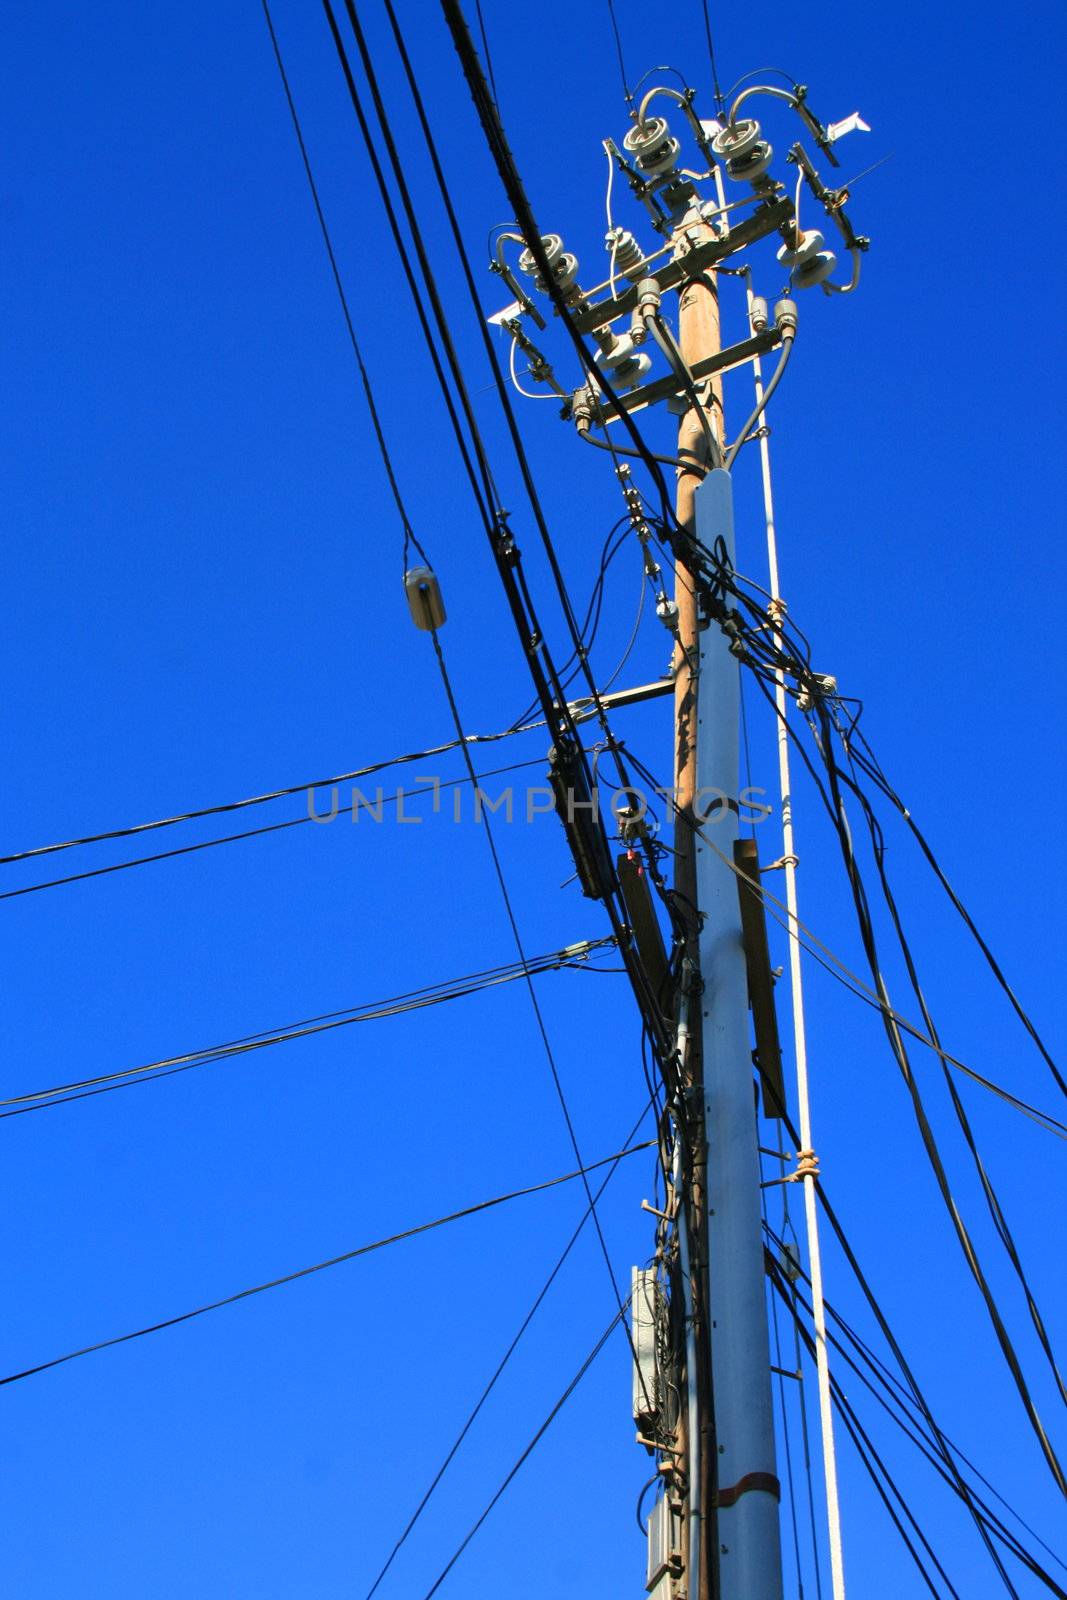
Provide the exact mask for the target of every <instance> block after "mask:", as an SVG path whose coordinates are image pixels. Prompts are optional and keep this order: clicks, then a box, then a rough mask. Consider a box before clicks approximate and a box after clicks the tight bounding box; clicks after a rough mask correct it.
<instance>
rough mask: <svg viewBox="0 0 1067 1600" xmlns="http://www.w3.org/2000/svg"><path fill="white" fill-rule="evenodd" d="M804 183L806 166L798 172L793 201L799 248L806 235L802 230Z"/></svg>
mask: <svg viewBox="0 0 1067 1600" xmlns="http://www.w3.org/2000/svg"><path fill="white" fill-rule="evenodd" d="M803 185H804V168H803V167H801V169H800V171H799V172H798V173H797V193H796V199H795V200H794V201H793V221H794V224H795V226H796V240H797V249H798V250H799V249H800V247H801V245H802V244H803V243H804V235H803V234H802V233H801V231H800V191H801V189H802V188H803Z"/></svg>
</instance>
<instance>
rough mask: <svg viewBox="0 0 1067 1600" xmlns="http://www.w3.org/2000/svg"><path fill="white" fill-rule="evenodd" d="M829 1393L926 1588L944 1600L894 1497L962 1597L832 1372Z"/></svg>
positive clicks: (778, 1277)
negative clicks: (894, 1503)
mask: <svg viewBox="0 0 1067 1600" xmlns="http://www.w3.org/2000/svg"><path fill="white" fill-rule="evenodd" d="M766 1259H767V1274H768V1277H769V1278H770V1280H771V1286H772V1288H773V1289H774V1291H775V1293H776V1294H777V1295H778V1296H779V1298H780V1299H781V1300H782V1302H783V1303H784V1305H785V1307H786V1310H787V1311H788V1312H789V1315H790V1316H791V1317H792V1319H793V1320H794V1322H795V1325H796V1327H797V1330H798V1332H799V1334H800V1337H801V1339H802V1340H803V1341H804V1346H805V1349H806V1350H807V1352H808V1356H809V1358H810V1359H811V1360H812V1361H814V1359H815V1340H814V1339H813V1338H812V1336H811V1333H810V1332H809V1330H808V1329H807V1328H806V1327H805V1326H804V1324H803V1323H802V1322H801V1320H800V1317H799V1314H798V1312H797V1308H796V1305H795V1304H794V1301H793V1296H792V1295H791V1294H790V1293H789V1291H788V1289H787V1288H786V1286H785V1284H784V1283H783V1281H782V1274H781V1271H780V1268H779V1267H778V1263H777V1262H776V1261H775V1260H774V1258H773V1257H772V1256H770V1255H768V1256H767V1258H766ZM830 1392H831V1398H832V1400H833V1403H834V1405H835V1407H836V1409H837V1412H838V1415H839V1416H840V1418H841V1420H842V1422H843V1423H844V1425H845V1428H846V1430H847V1432H848V1435H849V1437H850V1439H851V1440H852V1443H853V1444H854V1445H855V1447H856V1452H857V1454H858V1455H859V1458H860V1460H861V1462H862V1463H863V1466H864V1468H865V1469H866V1471H867V1473H868V1475H869V1477H870V1479H871V1482H872V1483H873V1484H874V1487H875V1489H876V1491H877V1493H878V1496H879V1498H880V1500H881V1501H882V1504H883V1505H884V1506H885V1508H886V1511H887V1512H888V1513H889V1516H890V1518H891V1519H892V1521H893V1524H894V1526H895V1527H896V1530H897V1532H898V1534H899V1535H900V1537H901V1539H902V1541H903V1543H904V1545H905V1547H906V1548H907V1551H908V1554H909V1555H910V1556H911V1558H912V1560H913V1561H914V1563H915V1565H916V1567H917V1568H918V1571H919V1574H920V1576H921V1577H922V1579H923V1582H924V1583H925V1584H926V1587H927V1588H928V1589H929V1591H930V1593H931V1594H932V1595H933V1596H934V1600H941V1596H940V1594H939V1591H938V1590H937V1588H936V1587H935V1586H934V1582H933V1579H932V1577H931V1576H930V1572H929V1569H928V1568H927V1565H926V1562H925V1561H924V1560H923V1558H922V1556H921V1555H920V1554H919V1551H918V1549H917V1548H916V1545H915V1543H914V1541H913V1539H912V1537H911V1535H910V1534H909V1533H908V1532H907V1530H906V1528H905V1526H904V1523H903V1521H902V1520H901V1515H900V1514H898V1512H897V1509H896V1507H894V1505H893V1500H895V1501H896V1502H897V1506H899V1507H900V1513H902V1514H903V1516H904V1517H905V1518H906V1519H907V1521H908V1522H909V1523H910V1524H911V1527H912V1530H913V1532H914V1533H915V1536H916V1538H917V1539H918V1541H919V1543H920V1544H921V1545H922V1546H923V1549H924V1550H925V1551H926V1554H927V1556H928V1557H929V1558H930V1560H931V1561H932V1562H933V1564H934V1566H935V1567H936V1568H937V1571H938V1573H939V1574H940V1576H941V1579H942V1582H943V1583H944V1584H945V1586H946V1587H947V1589H948V1592H949V1594H950V1595H951V1596H952V1597H953V1600H960V1593H959V1590H958V1589H957V1588H956V1587H955V1585H954V1584H953V1583H952V1581H951V1579H950V1578H949V1576H948V1573H947V1572H946V1571H945V1568H944V1566H943V1565H942V1563H941V1561H940V1559H939V1558H938V1556H937V1555H936V1553H935V1552H934V1549H933V1546H932V1545H931V1544H930V1541H929V1539H928V1538H927V1537H926V1535H925V1534H924V1532H923V1530H922V1528H921V1527H920V1525H919V1521H918V1518H917V1517H916V1516H915V1513H914V1512H913V1511H912V1509H911V1507H910V1506H909V1505H908V1502H907V1501H906V1500H905V1498H904V1494H903V1491H902V1490H901V1488H900V1487H899V1485H898V1484H897V1482H896V1480H895V1479H894V1477H893V1475H892V1474H891V1473H890V1471H889V1468H888V1467H887V1466H886V1464H885V1462H884V1461H883V1459H882V1457H881V1456H880V1455H879V1453H878V1451H877V1450H876V1449H875V1447H874V1444H873V1443H872V1441H871V1437H870V1435H869V1434H868V1433H867V1431H866V1429H865V1428H864V1427H863V1426H862V1424H861V1423H860V1420H859V1418H858V1417H857V1415H856V1412H855V1411H854V1409H853V1407H852V1406H851V1405H850V1403H849V1401H848V1400H847V1398H846V1397H845V1395H844V1393H843V1391H842V1389H841V1386H840V1384H839V1383H838V1382H837V1380H836V1379H835V1378H834V1377H833V1376H832V1375H831V1378H830ZM890 1496H892V1499H891V1498H890ZM1011 1593H1012V1594H1013V1595H1014V1593H1015V1591H1014V1590H1012V1591H1011ZM1016 1600H1018V1597H1017V1596H1016Z"/></svg>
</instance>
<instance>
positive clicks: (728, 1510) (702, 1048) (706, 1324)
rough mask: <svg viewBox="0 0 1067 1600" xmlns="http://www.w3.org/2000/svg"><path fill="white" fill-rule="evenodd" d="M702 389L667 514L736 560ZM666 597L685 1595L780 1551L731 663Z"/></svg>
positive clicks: (698, 225)
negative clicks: (687, 1285)
mask: <svg viewBox="0 0 1067 1600" xmlns="http://www.w3.org/2000/svg"><path fill="white" fill-rule="evenodd" d="M709 237H711V229H710V228H709V227H708V225H707V224H706V223H705V222H703V221H702V219H701V218H700V214H699V211H696V212H694V213H691V214H690V215H689V216H687V217H686V218H685V219H683V221H682V223H681V225H680V227H679V228H678V229H677V230H676V232H675V236H674V245H675V252H676V253H678V252H679V251H681V250H684V249H688V248H692V247H693V246H698V245H700V244H701V243H704V242H705V241H706V240H707V239H708V238H709ZM678 333H679V345H680V348H681V352H682V357H683V359H684V361H685V364H686V366H687V367H688V368H689V369H690V371H692V370H693V368H694V367H696V366H697V364H698V363H700V362H702V361H705V360H707V358H709V357H712V356H715V355H718V353H719V351H720V347H721V341H720V332H719V305H718V295H717V292H716V288H715V282H714V276H713V274H712V273H710V272H709V273H705V274H703V275H702V276H701V278H700V279H696V280H691V281H690V282H689V283H687V284H686V285H685V286H684V288H683V289H682V292H681V294H680V297H679V306H678ZM697 398H698V399H699V401H700V405H701V407H702V408H703V409H704V411H705V413H706V415H707V421H705V420H704V419H702V418H701V417H700V416H699V415H698V413H697V409H696V406H690V408H689V409H688V410H687V411H686V412H685V413H684V415H683V416H682V419H681V422H680V425H679V429H678V456H679V460H680V461H681V462H683V463H686V462H688V461H689V460H690V459H694V458H695V459H694V468H693V470H692V471H688V470H686V467H685V466H684V465H683V466H682V467H681V468H680V471H679V479H678V490H677V500H676V511H677V517H678V521H679V523H680V525H681V526H682V528H683V529H684V530H685V531H686V532H687V533H689V534H690V535H692V534H694V533H695V535H696V538H697V539H698V540H699V542H700V543H701V544H702V545H704V547H705V548H706V549H709V550H710V549H714V548H720V549H722V548H723V547H724V546H725V549H726V550H727V551H728V552H729V560H730V563H731V565H732V564H733V556H734V549H733V544H734V540H733V510H732V494H731V482H730V477H729V474H728V473H726V472H724V471H722V470H721V469H718V468H716V469H714V470H711V471H710V472H709V471H708V468H709V467H711V466H712V465H713V464H712V462H710V461H709V459H708V456H709V446H708V441H707V422H710V424H711V431H712V433H713V434H714V435H715V437H716V439H717V441H718V444H719V447H720V458H721V453H722V445H723V438H724V430H723V426H722V419H723V409H722V392H721V385H720V384H718V383H715V382H714V381H713V380H707V381H706V382H705V383H704V384H703V385H702V386H701V388H700V389H698V391H697ZM705 474H706V475H705ZM720 539H721V540H722V541H723V543H722V545H718V546H717V541H718V540H720ZM675 604H676V605H677V608H678V612H677V623H678V648H677V652H676V659H675V784H676V796H675V803H676V806H677V812H676V817H677V821H676V826H675V834H674V844H675V851H676V856H675V888H676V890H677V891H678V893H679V904H680V908H681V910H682V914H683V916H684V917H685V920H686V925H687V929H688V932H689V956H690V961H691V965H692V969H693V970H694V971H695V972H696V973H697V974H699V978H698V984H697V987H698V989H699V990H700V993H699V994H697V995H696V996H693V997H691V1001H692V1004H691V1015H692V1016H693V1017H694V1019H699V1021H700V1027H699V1028H697V1027H692V1028H691V1029H690V1057H689V1071H688V1077H689V1083H688V1085H687V1089H688V1092H689V1098H690V1106H689V1116H688V1119H687V1121H688V1127H689V1137H690V1143H691V1146H692V1149H693V1157H692V1166H691V1171H690V1182H689V1193H688V1196H687V1200H688V1208H689V1214H688V1225H689V1241H688V1242H689V1255H690V1260H691V1263H692V1274H693V1281H694V1284H695V1285H696V1286H697V1287H696V1290H695V1292H694V1293H693V1295H692V1297H691V1302H690V1304H691V1313H690V1314H691V1315H693V1316H694V1317H695V1318H697V1319H698V1322H699V1326H698V1329H697V1332H698V1344H697V1365H698V1370H697V1372H696V1373H691V1374H689V1375H688V1381H689V1383H690V1384H695V1385H696V1388H697V1392H698V1398H699V1407H698V1410H699V1414H700V1417H701V1429H700V1440H699V1442H698V1448H699V1477H698V1482H697V1484H696V1485H694V1484H693V1482H692V1479H693V1477H694V1476H695V1474H694V1472H693V1471H692V1469H691V1471H690V1492H691V1493H693V1492H694V1490H695V1492H696V1493H697V1495H698V1499H699V1503H698V1504H697V1505H696V1506H693V1505H692V1504H691V1505H690V1521H689V1528H690V1534H689V1550H688V1560H687V1567H688V1572H689V1578H690V1585H691V1590H690V1594H691V1600H710V1597H711V1596H713V1595H716V1596H718V1597H720V1600H754V1597H756V1596H758V1597H759V1600H775V1597H777V1596H780V1594H781V1558H780V1543H779V1530H778V1483H777V1478H776V1475H775V1458H774V1414H773V1404H772V1394H771V1371H770V1348H769V1340H768V1330H767V1311H766V1298H765V1288H764V1267H763V1238H762V1231H761V1218H760V1189H759V1183H760V1172H759V1152H758V1137H757V1129H756V1109H755V1101H754V1095H753V1074H752V1058H751V1052H750V1047H749V1042H748V1027H749V1024H748V992H747V980H746V972H745V955H744V947H743V944H742V933H741V914H740V902H739V898H738V892H737V891H738V885H737V879H736V876H735V874H734V872H733V870H732V867H731V865H730V864H729V863H731V862H732V860H733V843H734V840H735V839H736V837H737V821H738V791H739V758H738V744H739V719H740V677H739V674H740V665H739V663H738V661H737V659H736V657H735V656H733V655H732V654H731V653H730V649H729V641H728V638H727V636H726V635H725V634H724V633H723V632H722V630H721V629H720V628H718V627H716V626H714V625H712V626H708V627H705V628H701V627H700V619H699V615H698V604H697V597H696V594H695V592H694V585H693V582H692V576H691V570H689V569H687V567H686V565H685V564H684V563H682V562H681V561H679V562H678V563H677V565H676V569H675ZM704 794H713V795H716V796H722V795H725V796H726V797H728V804H726V805H723V804H721V803H720V805H719V807H718V809H717V810H715V809H713V810H712V812H711V813H710V814H709V812H708V810H707V808H705V807H703V806H702V805H701V797H702V795H704ZM698 829H702V830H703V832H704V833H706V834H707V836H708V837H707V838H704V837H702V834H701V832H698ZM712 840H713V841H714V844H715V845H717V846H718V849H719V850H721V851H722V852H723V854H724V855H725V856H726V858H727V859H726V860H723V859H722V857H720V856H719V855H717V854H716V853H715V850H714V848H713V846H712V843H711V842H710V841H712ZM694 1102H695V1103H694ZM689 1448H690V1450H692V1448H693V1443H692V1442H690V1444H689ZM694 1512H695V1515H694V1514H693V1513H694ZM694 1545H695V1546H696V1549H695V1550H694V1548H693V1546H694Z"/></svg>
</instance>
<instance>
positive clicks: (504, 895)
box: [430, 628, 644, 1385]
mask: <svg viewBox="0 0 1067 1600" xmlns="http://www.w3.org/2000/svg"><path fill="white" fill-rule="evenodd" d="M430 638H431V639H432V641H433V648H434V654H435V655H436V657H437V665H438V669H439V671H440V674H441V682H442V685H443V687H444V691H445V698H446V699H447V701H448V709H449V711H450V713H451V716H452V721H453V723H454V724H455V729H456V737H457V738H458V739H461V740H462V739H463V738H464V732H463V722H462V719H461V717H460V713H459V707H458V705H457V703H456V695H455V690H454V689H453V687H452V680H451V677H450V676H449V672H448V665H447V663H446V661H445V656H444V651H443V650H442V648H441V640H440V638H439V635H438V630H437V629H436V628H434V629H433V630H432V631H431V633H430ZM463 757H464V761H465V762H466V766H467V773H468V776H469V778H470V782H471V786H472V787H473V788H474V789H477V787H478V775H477V773H476V772H475V770H474V762H473V761H472V759H471V754H470V751H469V749H468V748H467V746H466V744H464V746H463ZM484 821H485V839H486V847H487V849H488V851H489V854H490V857H491V859H492V863H493V872H494V874H495V877H496V880H497V886H498V888H499V890H500V898H501V900H502V902H503V905H504V911H505V914H506V917H507V921H508V924H509V926H510V929H511V935H512V938H513V940H514V942H515V949H516V952H517V954H518V957H519V961H520V962H521V963H523V965H525V963H526V960H527V958H526V953H525V946H524V944H523V939H522V934H521V933H520V932H519V924H518V920H517V918H516V914H515V907H514V904H513V902H512V898H511V893H510V891H509V889H508V885H507V879H506V877H505V875H504V866H503V862H502V861H501V859H500V852H499V851H498V850H497V847H496V840H495V839H494V837H493V828H492V824H491V822H490V819H489V816H488V814H487V815H486V816H485V818H484ZM526 988H527V992H528V994H529V997H530V1007H531V1010H532V1011H533V1014H534V1019H535V1021H536V1024H537V1031H538V1034H539V1035H540V1039H541V1044H542V1047H543V1049H544V1054H545V1059H546V1061H547V1063H548V1069H549V1075H550V1076H551V1079H552V1086H553V1088H554V1089H555V1092H556V1098H557V1099H558V1101H559V1106H560V1111H561V1112H562V1115H563V1121H564V1124H565V1126H566V1129H567V1137H568V1139H569V1140H570V1145H571V1149H572V1151H573V1152H574V1159H575V1162H576V1164H577V1165H578V1166H579V1167H581V1165H582V1156H581V1150H580V1146H579V1143H578V1134H577V1131H576V1129H575V1126H574V1119H573V1117H572V1115H571V1110H570V1106H569V1104H568V1101H567V1096H566V1093H565V1091H564V1088H563V1080H562V1078H561V1077H560V1072H559V1067H558V1065H557V1062H556V1056H555V1051H554V1050H553V1048H552V1042H551V1040H550V1038H549V1035H548V1027H547V1024H546V1023H545V1018H544V1013H543V1012H542V1010H541V1003H540V1001H539V1000H538V998H537V991H536V989H535V988H534V986H533V982H532V980H531V979H529V978H527V981H526ZM583 1183H584V1187H585V1197H586V1200H587V1202H588V1204H589V1208H590V1211H591V1213H592V1220H593V1228H594V1230H595V1232H596V1236H597V1243H598V1244H599V1246H600V1253H601V1255H602V1256H603V1259H604V1266H605V1268H606V1269H607V1274H608V1278H609V1280H610V1283H611V1288H612V1292H613V1294H614V1297H615V1303H616V1308H617V1310H618V1313H619V1316H618V1319H617V1320H618V1321H620V1322H621V1324H622V1327H623V1330H624V1332H625V1334H626V1337H627V1340H628V1342H629V1345H630V1351H631V1354H632V1355H633V1358H634V1365H635V1368H636V1370H637V1371H638V1373H639V1374H640V1375H641V1383H642V1385H644V1376H643V1374H641V1369H640V1364H639V1363H638V1361H637V1351H636V1349H635V1348H634V1342H633V1336H632V1334H631V1332H630V1329H629V1326H628V1325H627V1323H626V1319H625V1317H624V1316H623V1299H622V1294H621V1292H620V1289H619V1285H618V1280H617V1279H616V1276H615V1268H614V1266H613V1264H612V1260H611V1252H610V1251H609V1249H608V1243H607V1240H606V1238H605V1237H604V1230H603V1228H602V1226H601V1222H600V1216H599V1213H598V1212H597V1209H596V1202H595V1200H594V1198H593V1191H592V1188H591V1187H590V1184H589V1180H588V1178H585V1179H583Z"/></svg>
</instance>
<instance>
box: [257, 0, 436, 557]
mask: <svg viewBox="0 0 1067 1600" xmlns="http://www.w3.org/2000/svg"><path fill="white" fill-rule="evenodd" d="M262 3H263V16H264V18H265V20H266V24H267V31H268V32H269V34H270V42H271V46H272V48H273V51H274V59H275V61H276V62H277V64H278V74H279V76H280V78H281V80H282V88H283V89H284V91H285V100H286V104H287V105H288V107H289V115H290V117H291V119H292V123H293V132H294V133H295V135H296V142H297V144H298V146H299V147H300V159H301V161H302V162H303V164H304V172H305V174H306V176H307V181H308V188H309V189H310V191H311V199H312V203H313V205H314V207H315V215H316V217H317V218H318V221H319V228H320V230H321V232H322V241H323V244H324V245H325V246H326V255H327V257H328V258H329V262H330V271H331V272H332V273H333V281H334V283H335V285H336V287H337V297H338V299H339V300H340V302H341V311H342V314H343V316H344V319H345V327H346V328H347V329H348V337H349V340H350V342H351V345H352V353H353V355H354V356H355V358H356V365H357V366H358V368H359V376H360V381H361V382H362V384H363V392H364V394H365V395H366V397H367V407H368V409H369V411H370V418H371V423H372V425H373V428H374V437H375V439H376V440H377V443H378V451H379V454H380V455H381V458H382V463H383V465H384V467H385V474H386V477H387V478H388V480H389V488H390V490H391V492H392V496H393V500H394V502H395V503H396V509H397V513H398V515H399V517H400V521H401V524H402V526H403V529H404V566H405V568H406V567H407V553H408V545H409V544H413V545H414V546H415V549H416V550H417V551H418V552H419V554H420V555H421V556H422V558H423V560H424V561H425V559H426V554H425V551H424V550H423V548H422V545H421V544H420V543H419V541H418V539H417V538H416V536H415V532H414V529H413V528H412V526H411V523H410V521H409V519H408V514H407V511H406V509H405V507H404V500H403V497H402V495H401V493H400V485H399V483H398V482H397V478H396V473H395V471H394V470H393V463H392V458H391V457H390V455H389V447H388V445H387V444H386V441H385V433H384V431H383V429H382V424H381V418H380V417H379V415H378V407H377V405H376V404H375V401H374V391H373V390H372V388H371V381H370V378H369V376H368V375H367V368H366V366H365V364H364V361H363V352H362V351H361V350H360V347H359V340H358V339H357V337H356V329H355V324H354V323H353V321H352V313H351V311H350V310H349V306H348V297H347V295H346V294H345V288H344V283H343V282H342V279H341V271H340V268H339V267H338V265H337V257H336V255H335V254H334V248H333V243H332V241H331V239H330V230H329V228H328V227H327V226H326V217H325V214H324V212H323V209H322V203H321V201H320V200H319V191H318V187H317V185H316V183H315V175H314V173H313V172H312V170H311V160H310V158H309V156H308V151H307V145H306V144H305V142H304V133H303V129H302V128H301V126H300V118H299V116H298V115H297V109H296V103H295V101H294V100H293V93H292V90H291V89H290V87H289V76H288V73H287V72H286V70H285V62H284V61H283V60H282V52H281V47H280V45H279V44H278V35H277V34H276V33H275V31H274V20H273V18H272V17H271V14H270V5H269V4H268V0H262Z"/></svg>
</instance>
